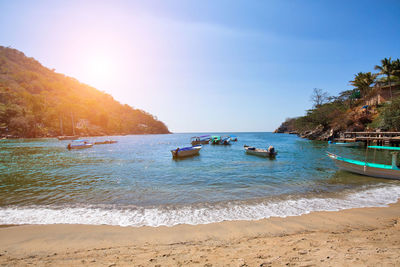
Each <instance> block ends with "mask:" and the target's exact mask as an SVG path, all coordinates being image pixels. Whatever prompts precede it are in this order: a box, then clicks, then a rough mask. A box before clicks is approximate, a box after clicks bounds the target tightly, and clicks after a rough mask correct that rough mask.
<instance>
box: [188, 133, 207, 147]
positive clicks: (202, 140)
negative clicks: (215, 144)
mask: <svg viewBox="0 0 400 267" xmlns="http://www.w3.org/2000/svg"><path fill="white" fill-rule="evenodd" d="M210 139H211V136H210V135H201V136H193V137H192V138H190V143H191V144H192V146H195V145H206V144H208V143H209V142H210Z"/></svg>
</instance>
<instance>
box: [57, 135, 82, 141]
mask: <svg viewBox="0 0 400 267" xmlns="http://www.w3.org/2000/svg"><path fill="white" fill-rule="evenodd" d="M78 138H79V136H76V135H61V136H57V139H58V140H76V139H78Z"/></svg>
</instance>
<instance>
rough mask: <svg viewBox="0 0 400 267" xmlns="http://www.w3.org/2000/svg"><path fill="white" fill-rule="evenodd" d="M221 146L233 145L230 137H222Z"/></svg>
mask: <svg viewBox="0 0 400 267" xmlns="http://www.w3.org/2000/svg"><path fill="white" fill-rule="evenodd" d="M219 144H220V145H230V144H231V137H230V136H222V137H221V142H220V143H219Z"/></svg>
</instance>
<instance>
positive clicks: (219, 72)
mask: <svg viewBox="0 0 400 267" xmlns="http://www.w3.org/2000/svg"><path fill="white" fill-rule="evenodd" d="M0 10H1V16H0V45H2V46H9V47H12V48H16V49H18V50H20V51H22V52H24V53H25V55H26V56H28V57H34V58H35V59H37V60H38V61H39V62H41V63H42V64H43V65H44V66H46V67H48V68H50V69H53V68H54V69H55V70H56V72H59V73H63V74H65V75H67V76H71V77H74V78H76V79H78V80H79V81H81V82H83V83H86V84H89V85H91V86H93V87H95V88H97V89H99V90H101V91H104V92H107V93H109V94H111V95H112V96H113V97H114V98H115V99H116V100H117V101H119V102H121V103H123V104H128V105H130V106H132V107H134V108H139V109H143V110H145V111H147V112H149V113H151V114H153V115H154V116H156V117H157V118H158V119H159V120H161V121H163V122H164V123H165V124H166V125H167V126H168V127H169V129H170V130H171V131H172V132H229V131H233V132H246V131H273V130H274V129H276V128H277V127H278V126H279V125H280V123H281V122H283V121H284V120H285V119H286V118H288V117H297V116H302V115H304V114H305V110H307V109H309V108H311V106H312V103H311V101H310V96H311V94H312V91H313V89H314V88H321V89H323V90H325V91H326V92H328V93H329V94H330V95H337V94H338V93H339V92H341V91H344V90H348V89H350V88H351V86H350V85H349V81H350V80H352V78H353V77H354V74H356V73H358V72H360V71H362V72H367V71H374V66H375V65H377V64H379V63H380V60H381V59H383V58H385V57H392V58H400V30H399V29H400V1H398V0H393V1H389V0H382V1H378V0H377V1H366V0H361V1H356V0H353V1H340V0H339V1H316V0H305V1H294V0H287V1H285V0H276V1H267V0H265V1H261V0H253V1H239V0H238V1H225V0H220V1H207V0H205V1H191V0H181V1H169V0H163V1H161V0H160V1H152V0H150V1H101V0H96V1H90V0H86V1H76V0H71V1H40V0H38V1H28V0H26V1H20V0H13V1H6V0H0Z"/></svg>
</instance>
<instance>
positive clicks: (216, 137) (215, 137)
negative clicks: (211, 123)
mask: <svg viewBox="0 0 400 267" xmlns="http://www.w3.org/2000/svg"><path fill="white" fill-rule="evenodd" d="M220 143H221V136H219V135H213V136H211V144H212V145H219V144H220Z"/></svg>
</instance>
